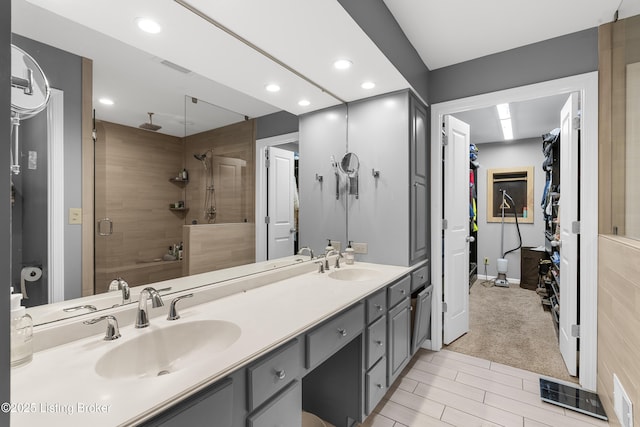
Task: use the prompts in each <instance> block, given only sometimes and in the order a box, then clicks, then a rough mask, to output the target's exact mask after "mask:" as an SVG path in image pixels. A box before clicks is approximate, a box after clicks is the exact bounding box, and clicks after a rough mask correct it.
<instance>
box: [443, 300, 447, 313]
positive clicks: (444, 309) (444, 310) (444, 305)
mask: <svg viewBox="0 0 640 427" xmlns="http://www.w3.org/2000/svg"><path fill="white" fill-rule="evenodd" d="M442 312H443V313H446V312H447V303H446V302H444V301H442Z"/></svg>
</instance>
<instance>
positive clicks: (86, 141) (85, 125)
mask: <svg viewBox="0 0 640 427" xmlns="http://www.w3.org/2000/svg"><path fill="white" fill-rule="evenodd" d="M92 113H93V61H92V60H91V59H87V58H82V296H83V297H84V296H87V295H93V294H94V293H95V288H94V274H93V268H94V266H93V258H94V257H93V254H94V248H93V232H94V228H93V223H94V214H93V204H94V190H93V186H94V146H93V114H92Z"/></svg>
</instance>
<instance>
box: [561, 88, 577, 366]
mask: <svg viewBox="0 0 640 427" xmlns="http://www.w3.org/2000/svg"><path fill="white" fill-rule="evenodd" d="M577 117H578V94H577V93H574V94H571V95H570V96H569V99H568V100H567V102H566V103H565V105H564V107H562V111H561V112H560V212H559V217H560V242H561V244H560V326H559V342H560V353H561V354H562V357H563V358H564V363H565V364H566V365H567V369H568V371H569V374H570V375H577V362H576V359H577V350H578V348H577V345H578V343H577V339H576V337H574V336H573V335H572V333H571V327H572V325H576V324H578V235H577V234H576V233H574V230H573V223H574V221H578V219H579V217H578V192H579V191H580V187H579V184H578V149H579V141H578V131H577V130H576V129H575V128H574V119H575V118H577Z"/></svg>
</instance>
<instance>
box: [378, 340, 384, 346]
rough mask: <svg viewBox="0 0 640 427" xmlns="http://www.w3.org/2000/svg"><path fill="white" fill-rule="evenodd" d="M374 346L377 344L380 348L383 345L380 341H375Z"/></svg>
mask: <svg viewBox="0 0 640 427" xmlns="http://www.w3.org/2000/svg"><path fill="white" fill-rule="evenodd" d="M376 344H378V345H379V346H380V347H382V346H383V345H384V343H383V342H382V341H376Z"/></svg>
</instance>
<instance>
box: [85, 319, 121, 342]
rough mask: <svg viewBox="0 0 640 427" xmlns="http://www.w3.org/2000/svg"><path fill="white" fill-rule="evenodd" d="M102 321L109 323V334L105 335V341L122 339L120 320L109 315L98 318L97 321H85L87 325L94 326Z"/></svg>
mask: <svg viewBox="0 0 640 427" xmlns="http://www.w3.org/2000/svg"><path fill="white" fill-rule="evenodd" d="M102 320H106V321H107V332H106V333H105V335H104V340H105V341H113V340H115V339H118V338H120V329H118V319H116V318H115V317H113V316H111V315H110V314H107V315H106V316H100V317H96V318H95V319H91V320H85V321H84V322H82V323H84V324H85V325H93V324H94V323H98V322H100V321H102Z"/></svg>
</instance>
